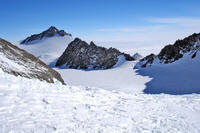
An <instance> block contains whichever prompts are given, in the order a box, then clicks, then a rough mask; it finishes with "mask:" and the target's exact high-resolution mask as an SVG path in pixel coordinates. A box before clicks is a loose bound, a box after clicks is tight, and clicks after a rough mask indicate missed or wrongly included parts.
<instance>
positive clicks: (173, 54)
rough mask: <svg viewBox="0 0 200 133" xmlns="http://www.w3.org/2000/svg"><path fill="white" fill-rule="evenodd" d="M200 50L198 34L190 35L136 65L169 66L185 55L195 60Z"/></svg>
mask: <svg viewBox="0 0 200 133" xmlns="http://www.w3.org/2000/svg"><path fill="white" fill-rule="evenodd" d="M199 50H200V33H198V34H196V33H194V34H192V35H191V36H188V37H186V38H184V39H183V40H177V41H176V42H175V43H174V44H173V45H171V44H170V45H167V46H165V47H164V48H163V49H162V50H161V51H160V53H159V54H158V55H154V54H150V55H148V56H146V57H144V58H143V59H141V60H140V62H139V63H138V64H137V67H147V66H151V65H153V64H154V62H157V63H163V64H169V63H173V62H175V61H177V60H179V59H181V58H182V57H183V56H184V55H185V54H189V55H190V56H191V59H192V58H195V56H196V54H197V52H199Z"/></svg>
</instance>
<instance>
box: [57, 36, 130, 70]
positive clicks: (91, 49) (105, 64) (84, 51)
mask: <svg viewBox="0 0 200 133" xmlns="http://www.w3.org/2000/svg"><path fill="white" fill-rule="evenodd" d="M120 55H124V57H125V58H126V60H128V61H131V60H134V58H133V57H131V56H130V55H128V54H125V53H121V52H120V51H119V50H117V49H115V48H109V49H107V48H104V47H99V46H96V45H95V44H94V43H93V42H91V43H90V44H87V43H86V42H85V41H82V40H80V39H79V38H76V39H75V40H74V41H72V42H71V43H70V44H69V45H68V47H67V48H66V50H65V51H64V53H63V54H62V55H61V56H60V57H59V59H58V60H57V62H56V66H61V65H64V64H65V65H66V66H67V67H69V68H75V69H108V68H111V67H113V66H114V65H115V64H116V63H117V61H118V56H120Z"/></svg>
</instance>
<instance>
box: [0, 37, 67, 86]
mask: <svg viewBox="0 0 200 133" xmlns="http://www.w3.org/2000/svg"><path fill="white" fill-rule="evenodd" d="M0 68H1V69H2V70H3V71H4V72H6V73H9V74H12V75H15V76H22V77H26V78H31V79H32V78H35V79H39V80H41V81H47V82H49V83H53V82H54V79H57V80H58V81H60V82H61V83H62V84H64V80H63V79H62V77H61V75H60V74H59V73H58V72H56V71H55V70H53V69H51V68H49V67H48V66H47V65H46V64H45V63H43V62H42V61H40V60H39V59H38V58H36V57H35V56H33V55H32V54H29V53H27V52H26V51H25V50H22V49H20V48H18V47H16V46H14V45H12V44H11V43H10V42H8V41H6V40H3V39H1V38H0Z"/></svg>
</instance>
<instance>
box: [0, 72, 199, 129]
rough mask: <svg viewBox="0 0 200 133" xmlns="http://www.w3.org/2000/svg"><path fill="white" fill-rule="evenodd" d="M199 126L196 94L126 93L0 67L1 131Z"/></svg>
mask: <svg viewBox="0 0 200 133" xmlns="http://www.w3.org/2000/svg"><path fill="white" fill-rule="evenodd" d="M199 125H200V96H199V95H196V94H193V95H181V96H173V95H165V94H161V95H148V94H142V93H133V94H126V93H122V92H118V91H106V90H103V89H97V88H89V87H75V86H64V85H61V84H60V83H59V82H57V83H55V84H49V83H46V82H41V81H39V80H36V79H34V80H33V79H26V78H22V77H15V76H12V75H9V74H6V73H4V72H2V71H0V132H1V133H44V132H46V133H54V132H55V133H64V132H68V133H69V132H72V133H80V132H89V133H91V132H92V133H93V132H94V133H95V132H96V133H111V132H126V133H129V132H130V133H135V132H143V133H148V132H169V133H174V132H176V133H178V132H181V133H188V132H192V133H198V132H200V127H199Z"/></svg>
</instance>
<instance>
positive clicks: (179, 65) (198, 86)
mask: <svg viewBox="0 0 200 133" xmlns="http://www.w3.org/2000/svg"><path fill="white" fill-rule="evenodd" d="M137 65H138V64H137ZM199 66H200V53H199V52H198V53H197V54H196V57H195V58H193V59H192V58H191V55H189V54H185V55H184V56H183V57H182V58H181V59H179V60H178V61H176V62H173V63H170V64H161V63H160V62H159V61H158V59H155V60H154V62H153V63H152V64H151V67H147V68H140V69H136V72H137V73H138V74H139V75H141V76H148V77H150V78H152V80H150V81H149V82H147V83H146V88H145V90H144V92H146V93H149V94H158V93H167V94H192V93H198V94H200V71H199ZM136 68H137V66H136Z"/></svg>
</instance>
